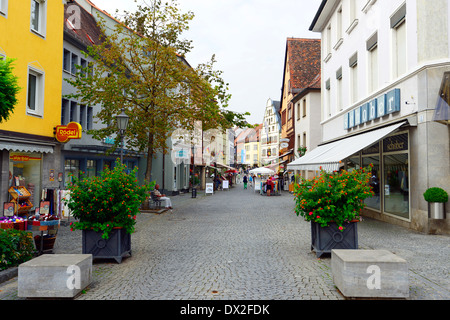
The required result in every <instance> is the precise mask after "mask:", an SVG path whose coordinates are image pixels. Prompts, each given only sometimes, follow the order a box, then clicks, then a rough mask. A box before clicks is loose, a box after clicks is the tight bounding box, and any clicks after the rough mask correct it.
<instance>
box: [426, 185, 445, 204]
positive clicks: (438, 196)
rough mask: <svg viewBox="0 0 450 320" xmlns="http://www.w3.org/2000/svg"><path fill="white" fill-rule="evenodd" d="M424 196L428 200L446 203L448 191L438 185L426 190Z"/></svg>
mask: <svg viewBox="0 0 450 320" xmlns="http://www.w3.org/2000/svg"><path fill="white" fill-rule="evenodd" d="M423 197H424V198H425V201H427V202H442V203H445V202H447V201H448V193H447V192H446V191H445V190H444V189H441V188H437V187H433V188H429V189H428V190H427V191H425V193H424V194H423Z"/></svg>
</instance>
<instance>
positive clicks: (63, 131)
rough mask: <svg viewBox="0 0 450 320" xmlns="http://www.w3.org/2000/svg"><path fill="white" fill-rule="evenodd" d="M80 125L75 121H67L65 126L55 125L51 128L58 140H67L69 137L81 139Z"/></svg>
mask: <svg viewBox="0 0 450 320" xmlns="http://www.w3.org/2000/svg"><path fill="white" fill-rule="evenodd" d="M81 131H82V128H81V125H80V124H79V123H77V122H69V123H68V124H67V125H65V126H56V127H55V128H54V129H53V133H54V134H55V137H56V140H58V141H59V142H67V141H69V140H70V139H81Z"/></svg>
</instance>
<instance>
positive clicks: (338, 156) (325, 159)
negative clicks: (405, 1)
mask: <svg viewBox="0 0 450 320" xmlns="http://www.w3.org/2000/svg"><path fill="white" fill-rule="evenodd" d="M405 123H407V121H402V122H399V123H396V124H393V125H390V126H386V127H383V128H380V129H375V130H372V131H369V132H364V133H361V134H357V135H354V136H350V137H347V138H344V139H340V140H337V141H333V142H330V143H327V144H323V145H320V146H318V147H317V148H315V149H313V150H311V151H310V152H308V153H306V154H305V155H304V156H303V157H301V158H298V159H296V160H295V161H293V162H291V163H289V164H288V165H287V170H291V171H292V170H312V171H319V170H320V168H322V169H323V170H325V171H327V172H333V171H337V170H339V166H340V163H341V162H342V160H344V159H346V158H348V157H350V156H352V155H353V154H355V153H357V152H359V151H361V150H362V149H364V148H367V147H369V146H370V145H372V144H374V143H375V142H377V141H378V140H380V139H383V138H384V137H386V136H387V135H389V134H391V133H392V132H394V131H395V130H397V129H398V128H400V127H401V126H402V125H404V124H405Z"/></svg>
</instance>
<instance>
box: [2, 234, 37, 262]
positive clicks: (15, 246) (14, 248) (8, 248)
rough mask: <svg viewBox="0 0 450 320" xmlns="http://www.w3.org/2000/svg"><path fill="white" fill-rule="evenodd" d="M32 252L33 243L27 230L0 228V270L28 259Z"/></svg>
mask: <svg viewBox="0 0 450 320" xmlns="http://www.w3.org/2000/svg"><path fill="white" fill-rule="evenodd" d="M33 254H34V243H33V238H32V236H31V234H30V233H29V232H27V231H22V230H15V229H5V230H3V229H0V270H4V269H7V268H9V267H13V266H17V265H19V264H21V263H23V262H25V261H28V260H30V259H31V258H33Z"/></svg>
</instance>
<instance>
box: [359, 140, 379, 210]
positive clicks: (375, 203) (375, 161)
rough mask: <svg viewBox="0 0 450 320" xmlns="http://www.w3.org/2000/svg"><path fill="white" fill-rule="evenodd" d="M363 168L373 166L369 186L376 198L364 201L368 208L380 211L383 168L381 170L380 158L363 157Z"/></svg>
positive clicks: (373, 156) (374, 156)
mask: <svg viewBox="0 0 450 320" xmlns="http://www.w3.org/2000/svg"><path fill="white" fill-rule="evenodd" d="M377 144H378V143H377ZM362 160H363V167H364V168H367V167H368V166H369V165H370V164H372V172H371V173H370V181H369V185H370V186H371V187H372V191H373V192H374V194H375V195H374V196H373V197H371V198H367V199H365V200H364V202H365V204H366V206H367V207H369V208H372V209H376V210H380V209H381V204H380V200H381V197H380V191H381V190H380V186H381V179H380V178H381V172H380V170H381V168H380V156H379V155H372V156H363V158H362Z"/></svg>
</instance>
